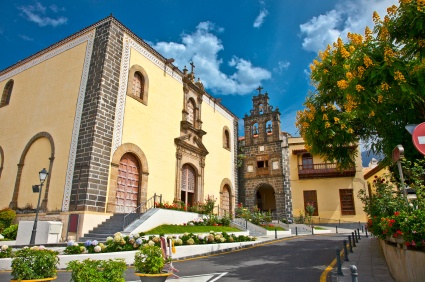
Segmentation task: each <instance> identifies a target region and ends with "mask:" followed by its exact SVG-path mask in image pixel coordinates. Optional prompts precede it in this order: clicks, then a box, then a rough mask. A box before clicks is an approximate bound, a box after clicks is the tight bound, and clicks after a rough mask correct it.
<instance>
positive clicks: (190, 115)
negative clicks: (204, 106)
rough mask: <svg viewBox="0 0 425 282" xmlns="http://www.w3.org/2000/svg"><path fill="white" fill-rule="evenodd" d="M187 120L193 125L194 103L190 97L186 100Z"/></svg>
mask: <svg viewBox="0 0 425 282" xmlns="http://www.w3.org/2000/svg"><path fill="white" fill-rule="evenodd" d="M187 121H188V122H190V123H191V124H192V125H195V103H194V102H193V100H192V99H189V100H188V101H187Z"/></svg>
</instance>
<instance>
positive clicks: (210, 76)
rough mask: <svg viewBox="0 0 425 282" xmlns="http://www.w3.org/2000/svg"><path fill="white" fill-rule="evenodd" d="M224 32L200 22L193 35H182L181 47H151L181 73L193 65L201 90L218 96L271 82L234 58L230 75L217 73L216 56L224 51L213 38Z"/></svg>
mask: <svg viewBox="0 0 425 282" xmlns="http://www.w3.org/2000/svg"><path fill="white" fill-rule="evenodd" d="M220 32H223V29H222V28H218V27H216V26H215V25H214V24H213V23H211V22H201V23H199V24H198V26H197V27H196V31H195V32H193V33H190V34H186V33H184V34H182V39H181V43H176V42H158V43H155V44H152V43H150V45H151V46H152V47H153V48H155V49H156V50H158V51H159V52H160V53H161V54H163V55H164V56H165V57H168V58H174V60H175V61H174V64H175V65H176V66H178V67H179V68H180V69H182V68H183V67H184V66H189V63H190V62H191V61H193V63H194V65H195V75H196V77H200V78H201V81H202V82H203V84H204V86H205V87H206V88H208V89H209V90H212V91H214V92H215V93H217V94H239V95H243V94H248V93H250V92H252V90H253V89H255V88H256V87H258V85H261V84H262V83H261V82H262V81H263V80H267V79H270V78H271V73H270V72H269V71H268V70H266V69H263V68H261V67H256V66H253V65H252V63H251V62H250V61H249V60H246V59H243V58H239V57H237V56H236V55H234V56H233V58H232V59H231V60H230V61H229V62H228V66H230V67H231V68H232V69H233V73H232V74H226V73H224V72H223V71H221V70H220V67H221V65H222V63H223V60H222V59H221V58H219V56H218V53H219V52H220V51H221V50H223V49H224V47H223V44H222V42H221V40H220V39H219V38H218V37H217V36H216V35H215V34H214V33H220Z"/></svg>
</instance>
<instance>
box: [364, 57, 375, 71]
mask: <svg viewBox="0 0 425 282" xmlns="http://www.w3.org/2000/svg"><path fill="white" fill-rule="evenodd" d="M363 62H364V64H365V66H366V68H368V67H369V66H371V65H373V61H372V60H371V58H369V57H368V56H367V55H365V56H364V57H363Z"/></svg>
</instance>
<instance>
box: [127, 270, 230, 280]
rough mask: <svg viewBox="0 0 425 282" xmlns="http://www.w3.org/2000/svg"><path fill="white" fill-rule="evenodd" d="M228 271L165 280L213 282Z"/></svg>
mask: <svg viewBox="0 0 425 282" xmlns="http://www.w3.org/2000/svg"><path fill="white" fill-rule="evenodd" d="M227 273H228V272H221V273H209V274H199V275H192V276H183V277H180V278H177V279H173V278H171V279H167V280H173V281H178V282H214V281H217V280H218V279H220V278H221V277H223V276H224V275H226V274H227ZM210 279H212V280H210ZM139 281H140V280H134V281H127V282H139Z"/></svg>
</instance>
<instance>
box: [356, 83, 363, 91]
mask: <svg viewBox="0 0 425 282" xmlns="http://www.w3.org/2000/svg"><path fill="white" fill-rule="evenodd" d="M364 89H365V88H364V87H363V86H361V85H360V84H357V85H356V90H357V92H360V91H363V90H364Z"/></svg>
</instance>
